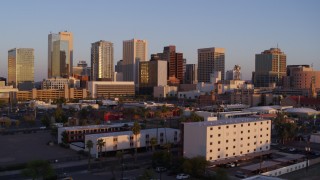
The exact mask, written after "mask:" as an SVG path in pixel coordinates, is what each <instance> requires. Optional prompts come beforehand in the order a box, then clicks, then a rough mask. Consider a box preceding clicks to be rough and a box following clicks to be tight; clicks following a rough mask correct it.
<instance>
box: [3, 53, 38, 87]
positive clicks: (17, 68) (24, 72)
mask: <svg viewBox="0 0 320 180" xmlns="http://www.w3.org/2000/svg"><path fill="white" fill-rule="evenodd" d="M33 83H34V49H32V48H14V49H11V50H9V51H8V85H13V87H15V88H18V89H19V90H25V89H32V88H33Z"/></svg>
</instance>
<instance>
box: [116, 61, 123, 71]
mask: <svg viewBox="0 0 320 180" xmlns="http://www.w3.org/2000/svg"><path fill="white" fill-rule="evenodd" d="M122 66H123V60H122V59H121V60H119V61H118V62H117V64H116V66H115V71H116V72H118V73H122V72H123V70H122Z"/></svg>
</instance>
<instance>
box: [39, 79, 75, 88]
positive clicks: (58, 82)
mask: <svg viewBox="0 0 320 180" xmlns="http://www.w3.org/2000/svg"><path fill="white" fill-rule="evenodd" d="M65 85H68V87H71V88H80V80H79V79H76V78H73V77H70V78H50V79H44V80H43V81H42V83H41V89H64V88H65Z"/></svg>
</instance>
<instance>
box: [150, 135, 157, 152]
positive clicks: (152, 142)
mask: <svg viewBox="0 0 320 180" xmlns="http://www.w3.org/2000/svg"><path fill="white" fill-rule="evenodd" d="M150 144H151V147H152V151H154V149H155V146H156V145H157V144H158V140H157V138H155V137H152V138H151V139H150Z"/></svg>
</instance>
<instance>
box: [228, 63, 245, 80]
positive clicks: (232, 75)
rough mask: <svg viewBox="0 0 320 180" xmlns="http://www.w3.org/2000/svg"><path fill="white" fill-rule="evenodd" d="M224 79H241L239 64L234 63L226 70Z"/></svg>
mask: <svg viewBox="0 0 320 180" xmlns="http://www.w3.org/2000/svg"><path fill="white" fill-rule="evenodd" d="M226 80H241V67H240V65H235V66H234V68H233V69H232V70H229V71H227V72H226Z"/></svg>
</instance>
